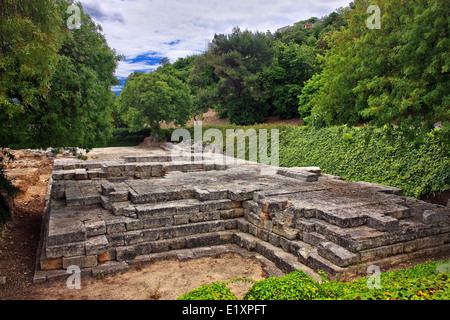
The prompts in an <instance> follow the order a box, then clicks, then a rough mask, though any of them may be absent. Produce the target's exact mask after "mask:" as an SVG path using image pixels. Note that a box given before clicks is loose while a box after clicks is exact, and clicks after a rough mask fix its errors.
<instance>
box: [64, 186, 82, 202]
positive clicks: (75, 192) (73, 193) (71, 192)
mask: <svg viewBox="0 0 450 320" xmlns="http://www.w3.org/2000/svg"><path fill="white" fill-rule="evenodd" d="M65 194H66V205H67V206H68V207H81V206H83V205H84V196H83V193H82V192H81V190H80V188H79V187H78V186H74V187H66V190H65Z"/></svg>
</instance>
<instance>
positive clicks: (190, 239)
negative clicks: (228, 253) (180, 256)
mask: <svg viewBox="0 0 450 320" xmlns="http://www.w3.org/2000/svg"><path fill="white" fill-rule="evenodd" d="M233 234H234V233H233V232H230V231H220V232H214V233H204V234H196V235H191V236H187V237H185V239H186V247H187V248H198V247H205V246H215V245H222V244H226V243H231V242H232V241H233Z"/></svg>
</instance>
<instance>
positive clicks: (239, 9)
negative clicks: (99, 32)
mask: <svg viewBox="0 0 450 320" xmlns="http://www.w3.org/2000/svg"><path fill="white" fill-rule="evenodd" d="M349 2H350V0H317V1H304V0H270V1H269V0H245V1H243V0H227V1H223V0H220V1H217V0H195V1H188V0H108V1H99V0H81V3H82V4H83V6H84V9H85V11H86V12H87V13H89V14H90V15H91V16H92V17H93V19H94V20H95V21H97V22H98V23H100V24H101V25H102V27H103V32H104V34H105V36H106V38H107V40H108V44H109V45H110V47H112V48H115V49H116V50H117V52H118V53H119V54H124V55H125V56H126V57H127V58H128V59H135V58H136V57H138V56H142V55H146V54H149V53H154V54H155V55H157V56H158V57H168V58H169V59H170V60H171V61H175V60H176V59H177V58H179V57H185V56H187V55H190V54H194V53H199V52H202V51H204V50H205V47H206V42H207V41H211V40H212V38H213V37H214V34H216V33H230V32H231V30H232V29H233V28H234V27H236V26H239V27H241V29H250V30H259V31H267V30H270V31H275V30H276V29H278V28H280V27H283V26H286V25H288V24H292V23H294V22H297V21H300V20H304V19H308V18H310V17H312V16H316V17H321V16H324V15H326V14H329V13H331V12H333V10H335V9H337V8H339V7H343V6H347V5H348V3H349ZM176 41H179V43H176V44H172V45H171V44H170V43H171V42H176ZM132 62H136V61H128V62H121V63H120V65H119V67H118V69H117V72H116V75H117V76H119V77H126V76H128V74H130V73H131V72H132V71H134V70H146V71H150V70H154V69H155V68H156V67H155V66H150V65H148V64H146V63H145V62H142V61H139V62H136V63H132Z"/></svg>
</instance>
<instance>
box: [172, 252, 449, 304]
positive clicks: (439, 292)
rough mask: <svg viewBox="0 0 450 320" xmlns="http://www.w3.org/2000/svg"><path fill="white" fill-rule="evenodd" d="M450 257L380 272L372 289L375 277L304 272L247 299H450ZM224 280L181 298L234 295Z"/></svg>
mask: <svg viewBox="0 0 450 320" xmlns="http://www.w3.org/2000/svg"><path fill="white" fill-rule="evenodd" d="M449 265H450V260H449V261H446V262H428V263H425V264H420V265H417V266H415V267H413V268H411V269H407V270H399V271H391V272H385V273H382V274H381V275H380V288H379V289H377V288H374V289H370V288H369V287H368V285H367V283H368V282H371V280H372V279H370V278H369V277H363V278H360V279H357V280H355V281H352V282H345V283H344V282H338V281H328V280H326V279H325V278H324V279H323V280H324V281H323V282H322V284H319V283H318V282H316V281H314V280H313V279H312V278H311V277H310V276H308V275H306V274H305V273H304V272H303V271H295V272H293V273H290V274H287V275H285V276H283V277H279V278H268V279H264V280H261V281H257V282H256V283H255V284H254V285H253V287H252V288H250V290H249V291H247V293H246V294H245V295H244V300H448V299H449V298H450V272H449V271H450V270H449ZM227 289H228V288H227V287H226V283H224V282H216V283H213V284H211V285H203V286H202V287H201V288H198V289H195V290H193V291H191V292H189V293H186V294H184V295H182V296H181V297H179V298H178V299H179V300H220V299H221V298H222V297H223V298H224V300H225V299H227V298H230V297H233V298H235V297H234V295H233V293H231V292H230V291H229V289H228V290H227Z"/></svg>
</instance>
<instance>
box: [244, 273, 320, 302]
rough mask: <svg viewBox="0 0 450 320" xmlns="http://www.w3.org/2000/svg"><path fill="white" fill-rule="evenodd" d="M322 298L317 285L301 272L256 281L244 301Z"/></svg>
mask: <svg viewBox="0 0 450 320" xmlns="http://www.w3.org/2000/svg"><path fill="white" fill-rule="evenodd" d="M322 296H323V290H322V289H321V287H320V285H319V283H317V282H316V281H314V280H313V279H312V278H311V277H310V276H308V275H306V274H305V273H304V272H303V271H295V272H293V273H290V274H287V275H286V276H284V277H280V278H268V279H265V280H261V281H258V282H257V283H256V284H255V285H254V286H253V287H252V288H251V289H250V290H249V291H248V292H247V293H246V294H245V295H244V300H314V299H318V298H320V297H322Z"/></svg>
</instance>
